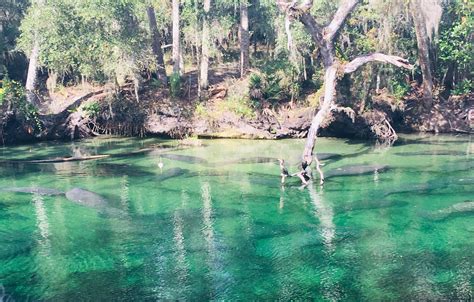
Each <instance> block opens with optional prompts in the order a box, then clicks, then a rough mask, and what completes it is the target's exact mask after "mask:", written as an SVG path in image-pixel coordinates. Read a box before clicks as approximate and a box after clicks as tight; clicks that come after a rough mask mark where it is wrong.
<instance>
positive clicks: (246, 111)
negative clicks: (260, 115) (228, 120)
mask: <svg viewBox="0 0 474 302" xmlns="http://www.w3.org/2000/svg"><path fill="white" fill-rule="evenodd" d="M218 112H222V113H223V112H233V113H235V114H236V115H238V116H239V117H243V118H249V119H250V118H254V117H255V116H256V114H255V111H254V109H253V108H252V104H251V102H250V100H249V99H248V98H245V97H238V96H229V97H228V98H227V99H225V100H224V101H222V102H219V104H218Z"/></svg>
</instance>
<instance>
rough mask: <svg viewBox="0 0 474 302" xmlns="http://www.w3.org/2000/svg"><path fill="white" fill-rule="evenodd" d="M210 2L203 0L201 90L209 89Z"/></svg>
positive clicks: (209, 0)
mask: <svg viewBox="0 0 474 302" xmlns="http://www.w3.org/2000/svg"><path fill="white" fill-rule="evenodd" d="M210 10H211V0H204V18H203V22H202V46H201V77H200V79H199V80H200V81H199V87H200V88H201V90H207V88H209V80H208V76H209V44H210V41H209V11H210Z"/></svg>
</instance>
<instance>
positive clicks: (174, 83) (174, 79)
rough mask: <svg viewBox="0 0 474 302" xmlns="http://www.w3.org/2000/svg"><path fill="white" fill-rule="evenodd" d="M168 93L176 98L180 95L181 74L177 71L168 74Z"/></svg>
mask: <svg viewBox="0 0 474 302" xmlns="http://www.w3.org/2000/svg"><path fill="white" fill-rule="evenodd" d="M169 81H170V94H171V96H172V97H174V98H177V97H180V96H181V76H180V75H179V74H177V73H173V74H172V75H171V76H170V79H169Z"/></svg>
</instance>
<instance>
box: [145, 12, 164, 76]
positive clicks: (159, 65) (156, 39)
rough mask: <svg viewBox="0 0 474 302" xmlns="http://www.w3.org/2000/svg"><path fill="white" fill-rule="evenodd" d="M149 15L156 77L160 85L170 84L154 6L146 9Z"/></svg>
mask: <svg viewBox="0 0 474 302" xmlns="http://www.w3.org/2000/svg"><path fill="white" fill-rule="evenodd" d="M146 12H147V15H148V22H149V25H150V33H151V39H152V43H151V49H152V50H153V55H154V56H155V61H156V77H157V79H158V80H159V81H160V83H162V84H165V85H166V83H167V82H168V79H167V77H166V69H165V61H164V59H163V50H162V49H161V40H162V39H161V34H160V31H159V30H158V27H157V26H156V16H155V9H154V8H153V6H148V7H147V9H146Z"/></svg>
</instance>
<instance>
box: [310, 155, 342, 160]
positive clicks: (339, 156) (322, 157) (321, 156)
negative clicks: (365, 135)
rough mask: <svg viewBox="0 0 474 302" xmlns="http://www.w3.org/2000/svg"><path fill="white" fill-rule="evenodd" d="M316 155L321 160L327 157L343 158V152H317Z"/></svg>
mask: <svg viewBox="0 0 474 302" xmlns="http://www.w3.org/2000/svg"><path fill="white" fill-rule="evenodd" d="M316 157H317V158H318V159H319V160H326V159H336V158H341V157H342V155H341V154H336V153H316Z"/></svg>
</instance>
